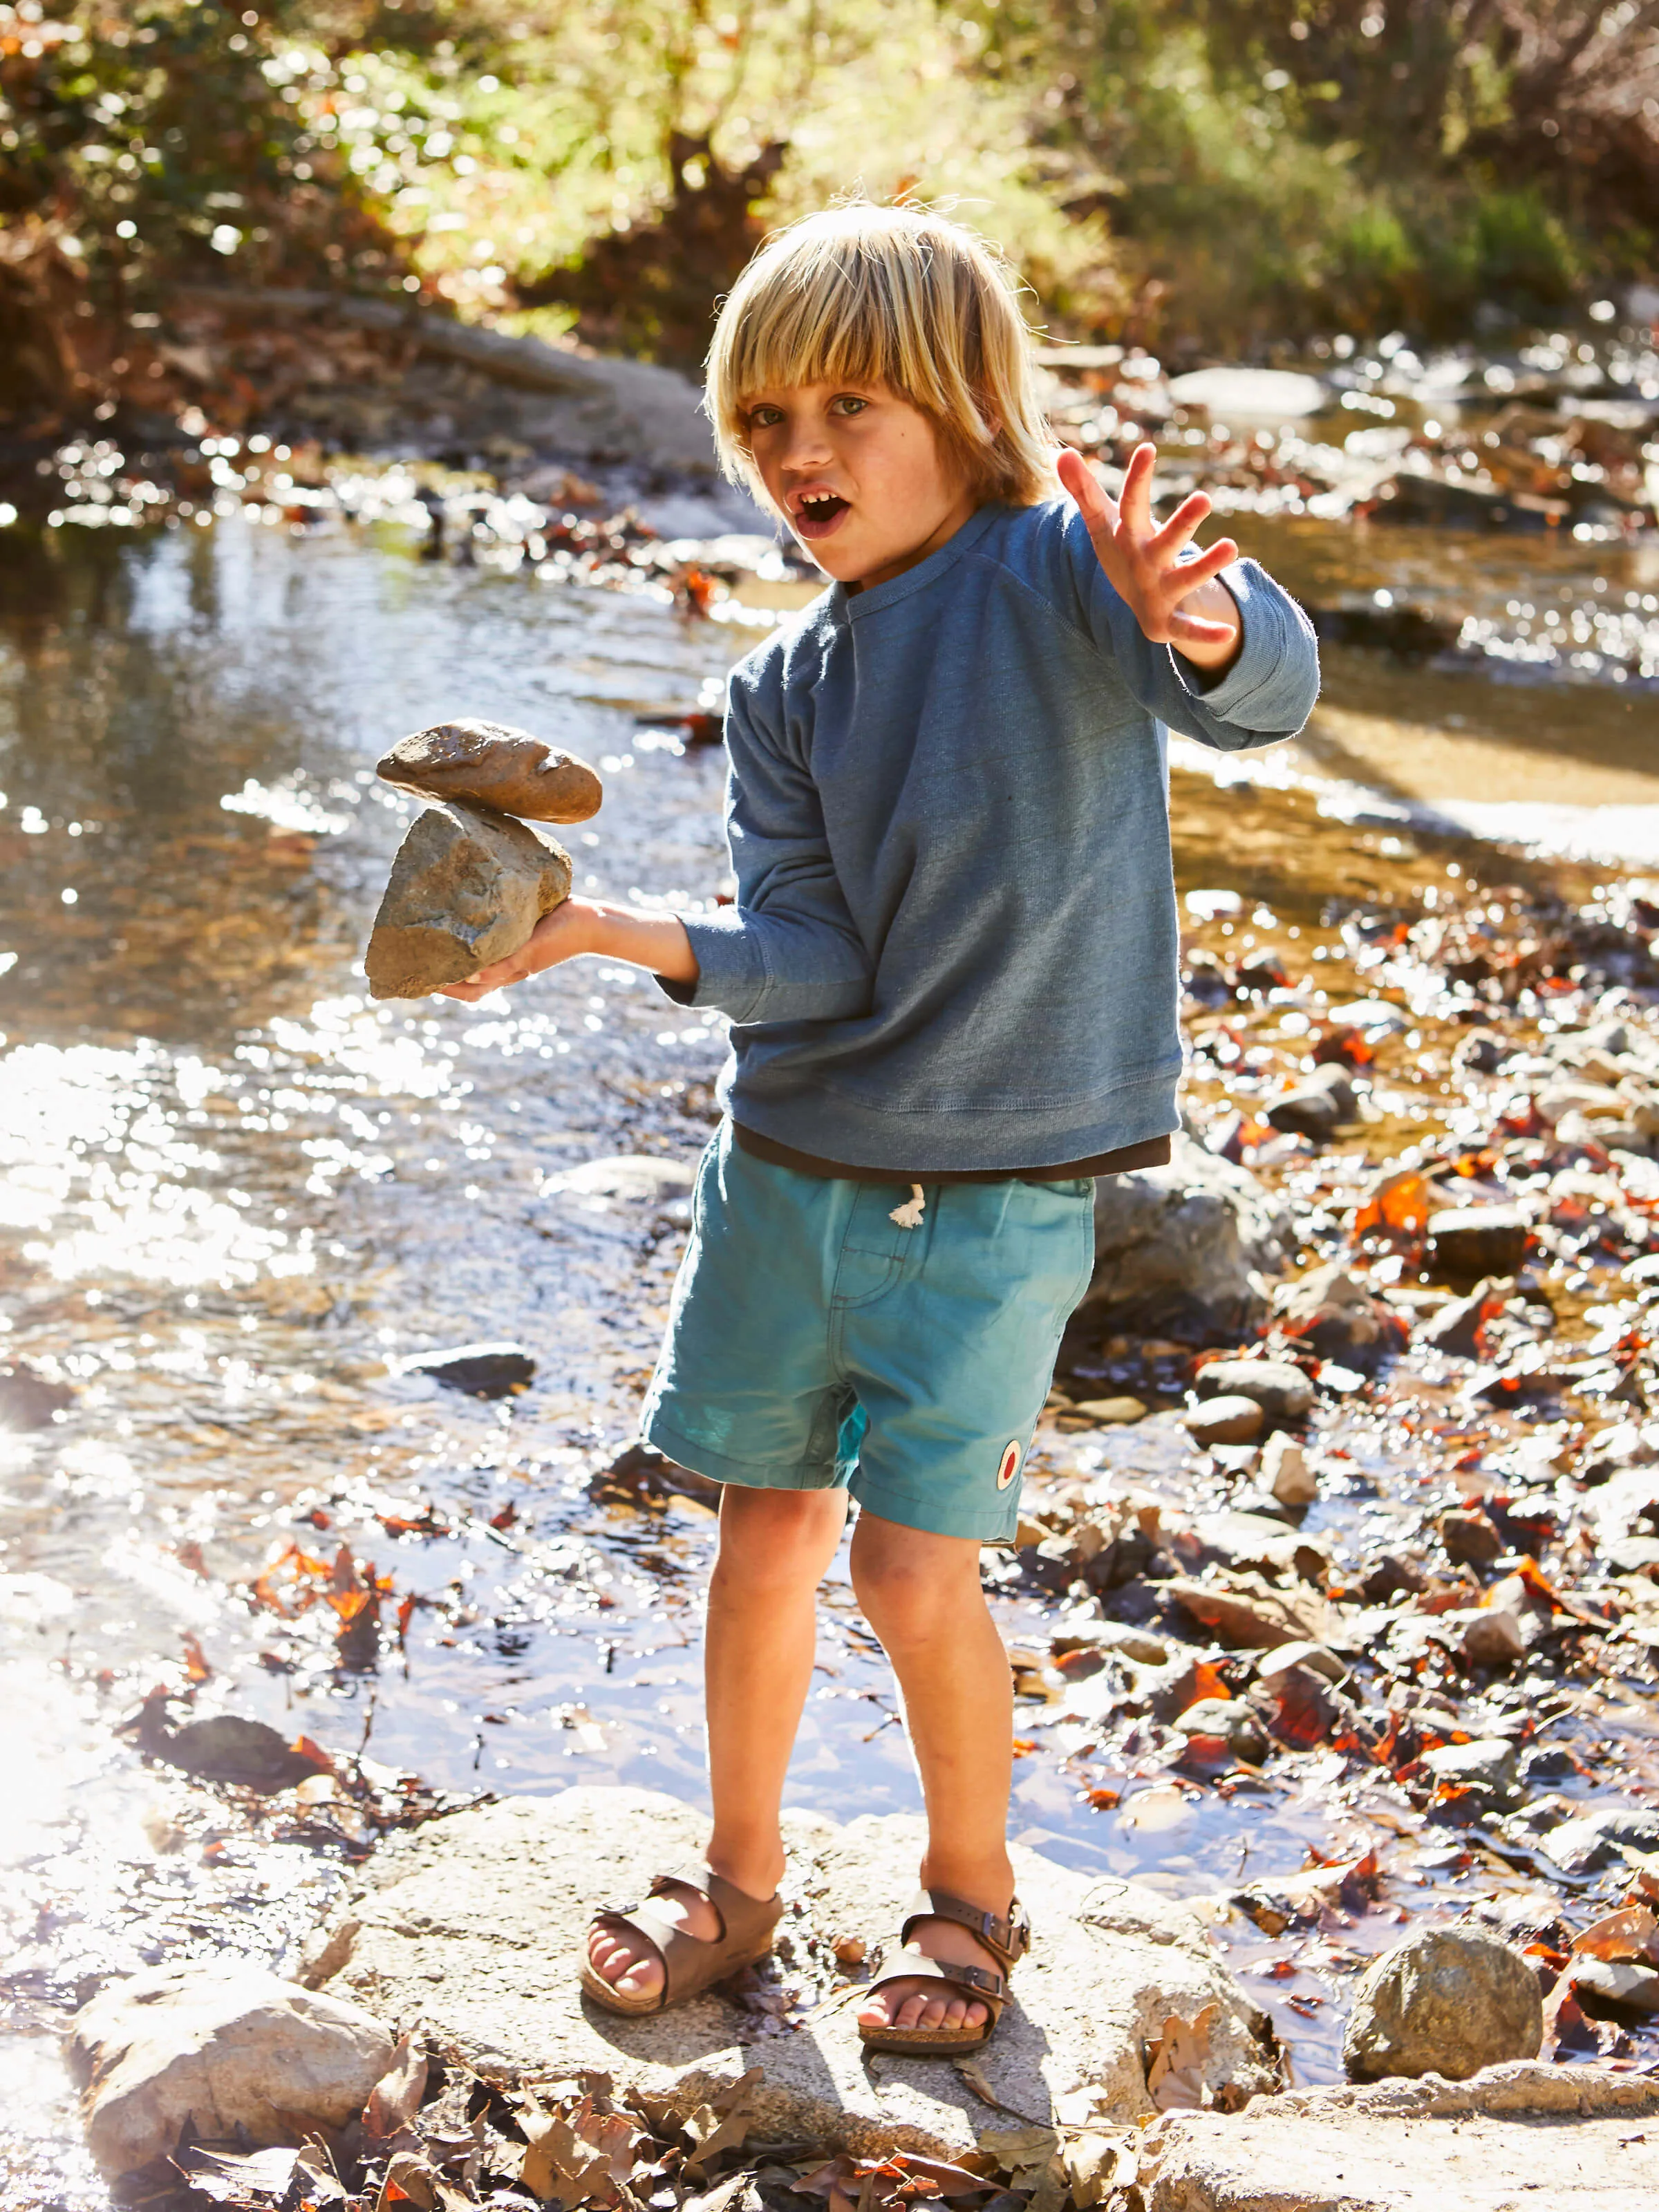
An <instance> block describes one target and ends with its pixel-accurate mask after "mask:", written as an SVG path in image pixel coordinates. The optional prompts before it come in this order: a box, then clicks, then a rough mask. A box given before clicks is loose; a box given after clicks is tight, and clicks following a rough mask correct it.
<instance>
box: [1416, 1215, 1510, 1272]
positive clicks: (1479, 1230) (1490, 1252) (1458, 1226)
mask: <svg viewBox="0 0 1659 2212" xmlns="http://www.w3.org/2000/svg"><path fill="white" fill-rule="evenodd" d="M1528 1234H1529V1231H1528V1225H1527V1220H1526V1217H1525V1215H1524V1214H1522V1212H1520V1211H1519V1210H1518V1209H1517V1208H1516V1207H1515V1206H1444V1207H1443V1208H1442V1209H1441V1210H1440V1212H1437V1213H1431V1215H1430V1216H1429V1263H1430V1266H1431V1267H1432V1269H1433V1271H1434V1272H1435V1273H1436V1274H1438V1275H1444V1276H1449V1277H1450V1278H1451V1279H1453V1280H1454V1281H1459V1282H1471V1281H1474V1280H1476V1279H1479V1278H1480V1277H1482V1276H1486V1275H1516V1274H1519V1273H1520V1272H1521V1266H1522V1261H1524V1260H1525V1258H1526V1256H1527V1238H1528Z"/></svg>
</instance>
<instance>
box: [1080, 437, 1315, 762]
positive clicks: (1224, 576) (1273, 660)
mask: <svg viewBox="0 0 1659 2212" xmlns="http://www.w3.org/2000/svg"><path fill="white" fill-rule="evenodd" d="M1155 458H1156V456H1155V453H1154V449H1153V448H1152V447H1151V446H1149V445H1148V446H1141V447H1138V448H1137V449H1136V451H1135V453H1134V454H1133V457H1132V458H1131V459H1130V462H1129V466H1128V468H1127V471H1126V472H1125V475H1124V482H1123V491H1122V496H1121V499H1119V500H1117V501H1112V500H1110V499H1109V498H1108V497H1107V495H1106V494H1105V493H1104V492H1103V490H1102V489H1101V487H1100V485H1099V483H1097V480H1096V478H1095V477H1094V474H1093V472H1092V471H1091V470H1090V469H1089V467H1088V466H1087V465H1086V464H1085V462H1084V461H1083V460H1082V459H1080V457H1079V456H1078V455H1077V454H1074V453H1065V454H1062V455H1061V457H1060V481H1061V482H1062V483H1064V485H1065V487H1066V490H1067V491H1068V492H1070V493H1071V495H1072V496H1073V500H1074V501H1076V502H1077V508H1078V513H1077V515H1076V516H1075V517H1074V519H1073V524H1072V526H1071V527H1072V529H1073V530H1074V531H1077V532H1078V533H1079V537H1081V536H1082V534H1083V533H1085V532H1086V534H1087V538H1088V540H1089V542H1090V544H1091V545H1092V548H1093V555H1094V557H1093V558H1092V559H1091V558H1090V556H1089V554H1088V553H1087V552H1086V551H1085V552H1082V553H1081V554H1080V555H1079V556H1078V565H1079V569H1080V570H1081V572H1082V574H1083V577H1084V581H1085V597H1086V600H1087V612H1088V617H1089V623H1090V628H1091V631H1092V632H1093V634H1094V635H1095V636H1096V638H1097V641H1098V642H1099V643H1100V644H1101V645H1102V646H1103V647H1107V648H1108V649H1109V651H1110V652H1111V653H1112V655H1113V657H1114V659H1115V660H1116V662H1117V664H1118V666H1119V668H1120V669H1121V671H1122V674H1123V678H1124V680H1125V682H1126V683H1127V684H1128V686H1129V689H1130V690H1131V691H1133V694H1134V696H1135V697H1136V698H1137V699H1139V701H1140V702H1141V704H1142V705H1143V706H1145V707H1146V708H1149V709H1150V710H1151V711H1152V713H1153V714H1156V715H1157V716H1158V720H1160V721H1162V722H1166V723H1168V724H1169V726H1170V727H1171V728H1172V729H1176V730H1179V731H1180V732H1182V735H1183V736H1186V737H1190V738H1197V739H1198V741H1199V742H1200V744H1207V745H1212V746H1214V747H1216V748H1217V749H1218V750H1220V751H1224V752H1237V751H1239V750H1242V749H1243V747H1245V746H1247V745H1261V744H1272V743H1273V740H1274V739H1275V738H1288V737H1294V736H1295V734H1296V732H1297V731H1298V730H1299V729H1300V728H1301V727H1302V726H1303V724H1304V722H1305V721H1306V720H1307V719H1308V716H1309V715H1310V714H1311V713H1312V711H1313V707H1314V702H1315V701H1316V698H1317V697H1318V696H1319V648H1318V645H1317V642H1316V639H1315V636H1314V631H1313V626H1312V624H1311V623H1310V622H1309V620H1308V618H1307V617H1306V616H1305V615H1304V613H1303V611H1302V610H1301V608H1300V607H1299V606H1297V604H1296V601H1295V600H1294V599H1291V596H1290V594H1289V593H1288V592H1285V591H1282V590H1281V589H1280V588H1279V586H1278V585H1277V584H1275V583H1274V582H1273V579H1272V578H1271V577H1270V576H1268V575H1267V574H1265V573H1264V572H1263V571H1262V570H1261V568H1258V567H1257V566H1256V564H1255V562H1253V561H1241V560H1240V559H1239V558H1238V551H1237V547H1236V546H1235V545H1234V544H1233V543H1232V542H1231V539H1227V538H1224V539H1222V540H1221V541H1220V542H1219V543H1218V544H1215V545H1212V546H1211V547H1210V548H1209V549H1208V550H1206V552H1203V553H1200V554H1194V551H1193V549H1192V547H1191V544H1190V540H1191V538H1192V535H1193V532H1194V531H1195V530H1196V529H1197V527H1198V526H1199V524H1200V522H1201V521H1202V520H1203V519H1204V517H1205V516H1206V514H1207V513H1208V512H1209V505H1210V502H1209V501H1208V499H1207V497H1206V495H1204V494H1203V493H1202V492H1194V494H1193V495H1192V496H1191V497H1190V498H1188V499H1186V500H1183V501H1182V503H1181V505H1180V507H1178V508H1177V509H1176V512H1175V513H1174V514H1173V515H1172V516H1171V517H1170V520H1169V521H1168V522H1166V523H1164V524H1163V525H1162V526H1159V525H1158V523H1157V521H1156V520H1155V519H1154V518H1153V515H1152V499H1151V484H1152V466H1153V462H1154V460H1155Z"/></svg>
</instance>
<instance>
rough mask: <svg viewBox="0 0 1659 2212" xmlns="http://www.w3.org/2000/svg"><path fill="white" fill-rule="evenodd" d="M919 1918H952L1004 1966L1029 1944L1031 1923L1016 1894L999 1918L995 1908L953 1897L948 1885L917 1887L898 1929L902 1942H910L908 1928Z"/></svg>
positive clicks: (1017, 1957)
mask: <svg viewBox="0 0 1659 2212" xmlns="http://www.w3.org/2000/svg"><path fill="white" fill-rule="evenodd" d="M922 1920H954V1921H955V1922H956V1923H957V1926H958V1927H961V1928H967V1929H971V1930H972V1932H973V1933H974V1934H975V1936H978V1938H979V1940H980V1942H981V1943H983V1945H984V1946H985V1948H986V1949H987V1951H988V1952H989V1953H990V1954H991V1955H992V1957H993V1958H994V1959H997V1960H1000V1962H1001V1964H1002V1965H1003V1966H1004V1967H1005V1968H1007V1967H1011V1966H1013V1964H1014V1962H1015V1961H1016V1960H1018V1959H1023V1958H1024V1956H1025V1954H1026V1953H1027V1952H1028V1951H1029V1950H1030V1948H1031V1923H1030V1921H1029V1920H1028V1919H1027V1918H1026V1917H1025V1907H1024V1905H1022V1904H1021V1903H1020V1901H1019V1899H1018V1898H1015V1899H1014V1901H1013V1903H1012V1905H1010V1906H1009V1907H1008V1911H1007V1914H1006V1917H1004V1918H1001V1919H999V1918H998V1917H997V1915H996V1914H995V1913H994V1912H987V1911H984V1910H983V1909H982V1907H981V1906H979V1905H969V1902H968V1900H967V1899H966V1898H963V1897H953V1896H952V1895H951V1892H950V1891H949V1890H948V1889H919V1890H918V1891H917V1892H916V1893H915V1896H914V1897H913V1898H912V1899H910V1903H909V1905H908V1909H907V1911H906V1912H905V1916H904V1922H903V1925H902V1927H901V1929H900V1930H899V1941H900V1942H901V1943H908V1942H909V1940H910V1931H911V1929H913V1928H914V1927H915V1925H916V1924H917V1923H918V1922H919V1921H922ZM999 1979H1000V1977H999Z"/></svg>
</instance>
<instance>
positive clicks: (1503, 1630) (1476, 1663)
mask: <svg viewBox="0 0 1659 2212" xmlns="http://www.w3.org/2000/svg"><path fill="white" fill-rule="evenodd" d="M1443 1619H1445V1620H1448V1621H1455V1622H1456V1624H1457V1625H1458V1626H1459V1628H1460V1629H1461V1630H1462V1635H1461V1637H1460V1638H1459V1647H1460V1649H1461V1650H1462V1654H1463V1656H1464V1657H1465V1659H1467V1660H1468V1662H1469V1664H1470V1665H1471V1666H1472V1667H1510V1666H1513V1665H1514V1663H1515V1662H1516V1660H1517V1659H1523V1658H1524V1657H1525V1656H1526V1652H1527V1640H1526V1638H1525V1637H1524V1636H1523V1635H1522V1632H1521V1624H1520V1622H1519V1621H1518V1620H1516V1617H1515V1615H1514V1614H1513V1613H1505V1612H1504V1611H1502V1610H1501V1608H1498V1607H1480V1608H1478V1609H1476V1610H1473V1611H1470V1612H1468V1613H1447V1614H1445V1615H1443Z"/></svg>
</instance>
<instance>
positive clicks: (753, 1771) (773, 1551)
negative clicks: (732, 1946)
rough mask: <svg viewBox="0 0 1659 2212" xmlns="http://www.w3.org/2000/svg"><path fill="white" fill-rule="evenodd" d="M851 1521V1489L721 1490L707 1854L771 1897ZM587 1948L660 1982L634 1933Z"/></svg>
mask: <svg viewBox="0 0 1659 2212" xmlns="http://www.w3.org/2000/svg"><path fill="white" fill-rule="evenodd" d="M846 1518H847V1494H846V1492H844V1491H840V1490H745V1489H744V1488H742V1487H741V1486H739V1485H738V1484H736V1483H728V1484H727V1485H726V1488H725V1489H724V1490H723V1491H722V1492H721V1493H720V1550H719V1552H718V1553H717V1554H716V1556H715V1560H714V1574H713V1576H712V1577H711V1578H710V1581H709V1584H708V1626H707V1629H706V1631H705V1634H704V1641H703V1681H704V1692H705V1697H706V1699H707V1705H708V1774H709V1784H710V1788H711V1791H712V1795H713V1797H714V1830H713V1832H712V1834H711V1836H710V1838H709V1843H708V1864H709V1866H710V1867H711V1868H712V1869H714V1872H715V1873H716V1874H718V1875H722V1876H723V1877H724V1878H725V1879H726V1881H729V1882H733V1883H735V1884H736V1886H737V1887H738V1888H739V1889H741V1890H745V1891H746V1892H747V1893H748V1894H749V1895H750V1897H770V1896H771V1895H772V1894H773V1893H774V1892H775V1890H776V1888H777V1886H778V1882H779V1881H780V1879H781V1875H782V1874H783V1842H782V1838H781V1835H780V1833H779V1829H778V1813H779V1809H780V1808H781V1805H782V1802H783V1784H784V1777H785V1775H786V1774H787V1771H788V1766H789V1753H790V1752H791V1750H792V1749H793V1746H794V1741H795V1732H796V1730H797V1729H799V1726H800V1716H801V1708H802V1706H803V1705H805V1702H806V1692H807V1689H808V1687H809V1686H810V1685H811V1680H812V1652H813V1644H814V1639H815V1635H816V1626H817V1623H816V1614H817V1589H818V1584H819V1583H820V1582H821V1581H822V1580H823V1574H824V1570H825V1569H826V1568H827V1567H828V1566H829V1562H830V1560H831V1559H834V1557H835V1555H836V1545H837V1544H838V1543H839V1542H840V1541H841V1532H842V1526H843V1525H844V1523H845V1522H846ZM1005 1671H1006V1669H1005ZM661 1902H662V1903H663V1905H665V1907H667V1908H670V1909H671V1908H672V1907H673V1906H674V1905H678V1908H679V1916H678V1917H679V1925H680V1926H681V1927H683V1928H684V1929H685V1930H686V1931H687V1933H688V1934H689V1935H692V1936H701V1937H703V1938H708V1937H711V1936H717V1935H718V1934H719V1932H720V1923H718V1921H717V1920H716V1919H715V1917H714V1913H713V1911H711V1909H710V1907H709V1906H708V1904H707V1903H706V1902H705V1901H704V1900H703V1899H701V1898H698V1897H695V1896H693V1895H692V1894H691V1893H690V1891H677V1892H672V1893H670V1895H669V1896H667V1897H665V1898H664V1899H662V1900H661ZM587 1955H588V1957H589V1958H590V1960H592V1964H593V1967H594V1970H595V1972H598V1973H599V1974H602V1975H603V1976H604V1977H605V1980H606V1981H608V1982H611V1983H612V1984H614V1985H615V1986H616V1987H617V1989H618V1990H622V1991H623V1993H624V1994H625V1995H627V1996H641V1997H642V1996H651V1995H653V1993H654V1992H655V1990H657V1989H658V1988H659V1987H660V1985H661V1982H662V1966H661V1964H660V1962H659V1960H658V1958H657V1955H656V1954H655V1953H654V1952H653V1951H649V1950H647V1949H646V1948H644V1947H643V1946H642V1945H641V1944H640V1943H638V1942H630V1941H629V1938H628V1937H627V1936H624V1935H621V1934H617V1933H615V1932H611V1931H607V1930H606V1929H599V1928H596V1929H593V1930H592V1933H591V1935H590V1936H589V1937H588V1943H587Z"/></svg>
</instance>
